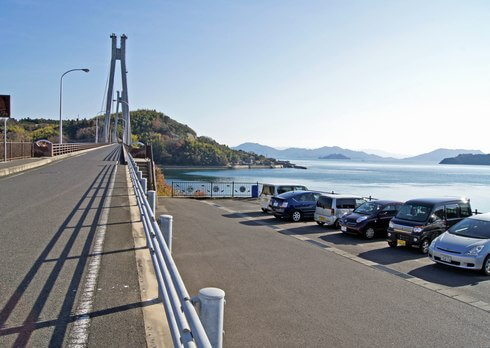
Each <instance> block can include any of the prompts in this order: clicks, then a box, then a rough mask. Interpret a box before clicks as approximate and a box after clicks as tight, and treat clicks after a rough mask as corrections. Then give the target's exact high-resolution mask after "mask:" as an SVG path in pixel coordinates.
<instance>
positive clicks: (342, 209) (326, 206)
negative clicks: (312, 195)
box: [314, 194, 366, 228]
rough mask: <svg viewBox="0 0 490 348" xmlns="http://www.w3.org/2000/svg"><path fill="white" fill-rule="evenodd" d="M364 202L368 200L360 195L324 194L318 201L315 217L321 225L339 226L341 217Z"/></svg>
mask: <svg viewBox="0 0 490 348" xmlns="http://www.w3.org/2000/svg"><path fill="white" fill-rule="evenodd" d="M363 203H366V200H365V199H364V198H362V197H359V196H353V195H338V194H322V195H321V196H320V198H318V201H317V202H316V210H315V216H314V219H315V221H316V223H317V224H319V225H328V226H335V227H336V228H339V218H341V217H342V216H344V215H345V214H348V213H352V212H353V211H354V209H356V208H357V207H358V206H360V205H361V204H363Z"/></svg>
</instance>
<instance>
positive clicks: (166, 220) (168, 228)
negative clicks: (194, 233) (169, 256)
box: [160, 215, 174, 253]
mask: <svg viewBox="0 0 490 348" xmlns="http://www.w3.org/2000/svg"><path fill="white" fill-rule="evenodd" d="M173 219H174V218H173V216H172V215H160V230H161V231H162V234H163V239H165V243H166V244H167V247H168V250H170V253H172V222H173Z"/></svg>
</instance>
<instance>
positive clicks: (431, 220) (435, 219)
mask: <svg viewBox="0 0 490 348" xmlns="http://www.w3.org/2000/svg"><path fill="white" fill-rule="evenodd" d="M436 221H437V216H435V215H434V214H432V215H431V216H430V217H429V223H430V224H432V223H434V222H436Z"/></svg>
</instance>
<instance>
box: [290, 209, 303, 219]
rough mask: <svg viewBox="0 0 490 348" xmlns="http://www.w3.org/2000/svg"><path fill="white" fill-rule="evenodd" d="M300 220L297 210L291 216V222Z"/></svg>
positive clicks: (299, 213) (300, 216)
mask: <svg viewBox="0 0 490 348" xmlns="http://www.w3.org/2000/svg"><path fill="white" fill-rule="evenodd" d="M301 218H302V215H301V212H300V211H299V210H295V211H293V213H292V214H291V220H293V221H294V222H298V221H300V220H301Z"/></svg>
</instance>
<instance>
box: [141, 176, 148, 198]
mask: <svg viewBox="0 0 490 348" xmlns="http://www.w3.org/2000/svg"><path fill="white" fill-rule="evenodd" d="M141 186H142V187H143V193H144V194H145V195H146V193H147V192H148V185H147V184H146V178H143V179H141Z"/></svg>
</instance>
